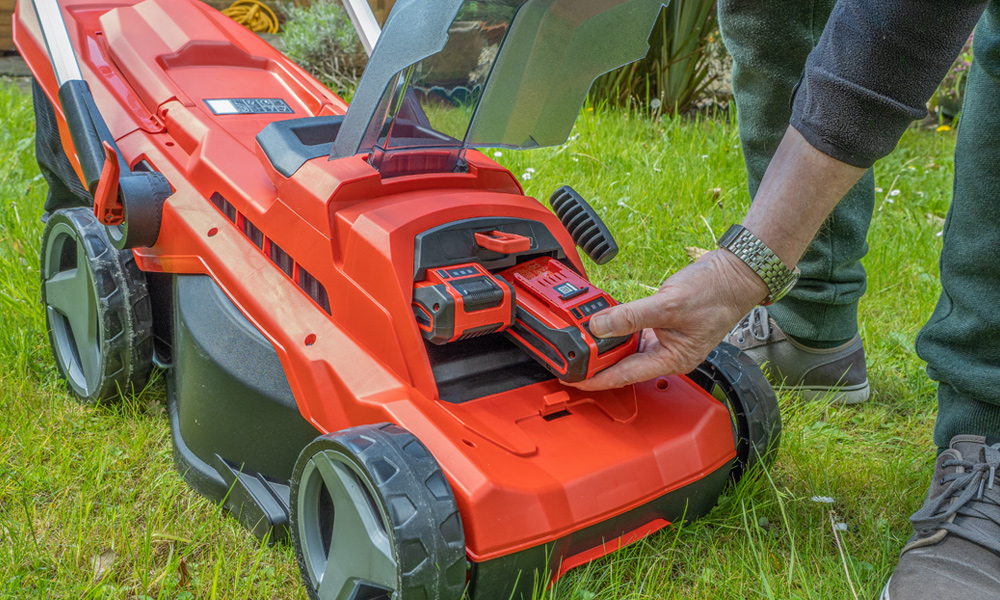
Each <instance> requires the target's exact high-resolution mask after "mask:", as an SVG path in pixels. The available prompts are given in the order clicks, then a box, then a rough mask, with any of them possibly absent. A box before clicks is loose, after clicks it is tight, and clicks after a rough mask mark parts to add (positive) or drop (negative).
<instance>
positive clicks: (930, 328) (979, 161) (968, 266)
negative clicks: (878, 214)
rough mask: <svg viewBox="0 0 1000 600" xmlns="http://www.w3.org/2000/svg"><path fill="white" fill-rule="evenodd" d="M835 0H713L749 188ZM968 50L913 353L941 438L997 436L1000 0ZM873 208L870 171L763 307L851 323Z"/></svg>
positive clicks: (796, 326)
mask: <svg viewBox="0 0 1000 600" xmlns="http://www.w3.org/2000/svg"><path fill="white" fill-rule="evenodd" d="M834 4H835V1H834V0H720V1H719V24H720V29H721V31H722V35H723V39H724V41H725V43H726V47H727V48H728V50H729V52H730V54H731V55H732V57H733V93H734V95H735V99H736V105H737V109H738V111H739V126H740V138H741V141H742V143H743V151H744V155H745V159H746V165H747V172H748V175H749V188H750V194H751V196H753V195H754V194H756V191H757V187H758V185H759V184H760V180H761V177H762V176H763V175H764V171H765V170H766V169H767V165H768V163H769V162H770V160H771V157H772V156H773V155H774V152H775V150H776V149H777V147H778V143H779V142H780V140H781V137H782V135H783V134H784V131H785V129H786V128H787V126H788V119H789V116H790V115H791V107H790V104H789V101H790V97H791V92H792V88H793V87H794V85H795V83H796V82H797V81H798V80H799V78H800V76H801V74H802V69H803V67H804V65H805V60H806V56H807V55H808V54H809V52H810V51H811V50H812V48H813V46H814V45H815V43H816V41H818V39H819V36H820V35H821V34H822V31H823V28H824V26H825V24H826V21H827V18H828V17H829V15H830V11H831V10H832V9H833V5H834ZM974 54H975V56H976V60H975V62H974V64H973V67H972V72H971V74H970V76H969V82H968V86H967V89H966V97H965V106H964V108H963V112H962V119H961V125H960V127H959V131H958V147H957V149H956V153H955V184H954V186H955V187H954V199H953V202H952V206H951V209H950V211H949V214H948V219H947V222H946V224H945V234H944V251H943V253H942V258H941V284H942V288H943V290H942V294H941V299H940V300H939V302H938V305H937V308H936V309H935V311H934V314H933V316H932V317H931V319H930V321H929V322H928V323H927V325H926V326H925V327H924V329H923V330H922V331H921V333H920V335H919V336H918V338H917V352H918V354H919V355H920V357H921V358H923V359H924V360H926V361H927V363H928V369H927V370H928V373H929V374H930V376H931V378H932V379H934V380H936V381H938V382H939V388H938V420H937V425H936V428H935V432H934V440H935V442H936V443H937V445H938V446H940V447H946V446H947V445H948V441H949V440H950V439H951V437H952V436H954V435H957V434H960V433H970V434H980V435H993V436H1000V259H998V254H1000V0H993V1H992V2H991V3H990V5H989V7H988V8H987V10H986V14H985V15H984V16H983V19H982V20H981V21H980V23H979V26H978V27H977V30H976V40H975V46H974ZM873 210H874V179H873V177H872V173H871V171H869V172H867V173H866V174H865V175H864V177H863V178H862V179H861V181H860V182H858V184H857V185H856V186H855V187H854V188H853V189H852V190H851V191H850V192H849V193H848V194H847V196H845V197H844V199H843V200H842V201H841V202H840V204H838V205H837V208H836V209H835V210H834V212H833V214H831V216H830V218H829V219H828V220H827V222H826V223H825V224H824V226H823V228H822V229H821V230H820V232H819V234H818V235H817V236H816V239H815V240H814V241H813V243H812V244H811V245H810V246H809V249H808V250H807V251H806V253H805V255H804V256H803V258H802V261H801V262H800V263H799V267H800V268H801V270H802V278H801V280H800V283H799V285H797V286H796V288H795V289H794V290H793V291H792V292H791V293H790V294H789V295H788V296H787V297H786V298H785V299H783V300H782V301H780V302H778V303H777V304H776V305H774V306H772V307H770V313H771V315H772V316H773V317H774V318H775V320H776V321H777V322H778V324H779V325H780V326H781V328H782V329H783V330H784V331H785V332H787V333H789V334H791V335H792V336H794V337H797V338H800V339H802V340H804V341H806V342H807V343H808V342H809V341H810V340H812V341H815V342H819V343H821V344H829V343H832V342H836V341H841V340H846V339H847V338H850V337H852V336H853V335H854V334H855V333H857V306H858V300H859V299H860V298H861V296H862V295H863V294H864V291H865V274H864V269H863V267H862V266H861V263H860V259H861V258H862V257H863V256H864V255H865V253H866V252H867V250H868V246H867V243H866V241H865V237H866V235H867V232H868V226H869V224H870V223H871V217H872V212H873ZM900 260H905V257H900Z"/></svg>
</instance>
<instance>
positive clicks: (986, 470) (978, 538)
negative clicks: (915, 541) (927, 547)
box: [910, 444, 1000, 554]
mask: <svg viewBox="0 0 1000 600" xmlns="http://www.w3.org/2000/svg"><path fill="white" fill-rule="evenodd" d="M943 466H944V468H950V467H962V468H963V469H964V470H965V472H964V473H951V474H948V475H946V476H945V477H944V478H943V479H942V481H941V483H942V484H944V483H949V482H950V484H949V485H948V487H947V488H946V489H945V491H944V492H943V493H942V494H941V495H939V496H938V497H937V498H935V499H934V500H931V501H928V502H927V503H926V504H924V505H923V507H921V508H920V510H918V511H917V512H915V513H914V514H913V516H912V517H910V522H912V523H913V528H914V529H915V530H917V531H919V532H928V533H929V532H931V531H936V530H938V529H944V530H947V531H948V532H950V533H953V534H955V535H957V536H958V537H961V538H964V539H967V540H969V541H970V542H974V543H976V544H979V545H980V546H982V547H984V548H987V549H989V550H992V551H993V552H996V553H998V554H1000V536H998V535H997V533H998V531H1000V480H997V469H1000V444H996V445H993V446H983V449H982V450H981V451H980V454H979V460H978V461H977V462H971V461H967V460H958V459H953V460H948V461H945V463H944V465H943ZM994 484H996V489H994ZM987 508H989V509H990V510H989V511H988V512H987V510H985V509H987ZM952 515H955V517H956V518H955V520H954V521H953V522H951V523H948V522H946V521H947V520H948V519H949V518H950V517H951V516H952ZM958 517H965V518H964V519H962V520H961V521H960V520H959V519H958ZM971 519H976V520H985V521H987V522H989V523H993V525H994V527H993V528H989V529H988V528H987V527H983V525H987V523H975V522H972V521H970V520H971ZM977 525H978V526H977Z"/></svg>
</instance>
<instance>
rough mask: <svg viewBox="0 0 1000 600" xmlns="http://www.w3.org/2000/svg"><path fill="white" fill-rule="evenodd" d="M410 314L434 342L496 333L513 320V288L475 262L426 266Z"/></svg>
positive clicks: (438, 342) (505, 327)
mask: <svg viewBox="0 0 1000 600" xmlns="http://www.w3.org/2000/svg"><path fill="white" fill-rule="evenodd" d="M413 316H414V317H415V318H416V320H417V327H418V328H419V329H420V333H421V334H422V335H423V336H424V339H426V340H428V341H429V342H431V343H433V344H439V345H440V344H447V343H448V342H453V341H455V340H464V339H469V338H473V337H478V336H481V335H487V334H490V333H497V332H499V331H503V330H505V329H507V328H508V327H510V325H511V323H512V322H513V319H514V288H513V286H511V284H510V283H508V282H506V281H503V280H501V279H498V278H496V277H494V276H493V275H491V274H490V272H489V271H487V270H486V269H484V268H483V267H482V265H480V264H478V263H466V264H461V265H453V266H450V267H439V268H436V269H428V270H427V277H426V278H425V279H424V280H423V281H419V282H417V283H416V285H415V286H414V289H413Z"/></svg>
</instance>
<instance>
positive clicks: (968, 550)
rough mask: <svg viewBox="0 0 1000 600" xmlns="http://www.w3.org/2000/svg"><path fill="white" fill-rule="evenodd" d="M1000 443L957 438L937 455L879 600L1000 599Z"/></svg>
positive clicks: (974, 438) (974, 437)
mask: <svg viewBox="0 0 1000 600" xmlns="http://www.w3.org/2000/svg"><path fill="white" fill-rule="evenodd" d="M991 442H1000V440H994V439H990V440H989V442H987V440H986V438H984V437H981V436H975V435H958V436H955V437H954V438H952V440H951V446H950V447H949V448H948V449H947V450H945V451H944V452H942V453H941V455H940V456H938V459H937V463H936V464H935V465H934V480H933V481H931V488H930V491H929V492H928V493H927V500H926V501H925V502H924V505H923V507H921V509H920V510H918V511H917V512H916V513H914V514H913V516H912V517H910V521H911V522H912V523H913V531H914V533H913V537H911V538H910V541H909V542H908V543H907V544H906V547H904V548H903V552H902V554H901V555H900V557H899V565H897V566H896V571H895V572H894V573H893V574H892V576H891V577H889V581H888V582H887V583H886V584H885V589H884V590H882V596H881V600H968V599H972V598H977V599H978V598H1000V477H997V476H996V475H997V470H998V469H1000V443H996V444H992V445H991V444H990V443H991Z"/></svg>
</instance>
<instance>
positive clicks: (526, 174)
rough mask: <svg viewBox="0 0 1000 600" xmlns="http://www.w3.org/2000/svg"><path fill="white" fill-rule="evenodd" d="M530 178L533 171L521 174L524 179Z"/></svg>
mask: <svg viewBox="0 0 1000 600" xmlns="http://www.w3.org/2000/svg"><path fill="white" fill-rule="evenodd" d="M529 179H531V173H524V174H522V175H521V180H522V181H528V180H529Z"/></svg>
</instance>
